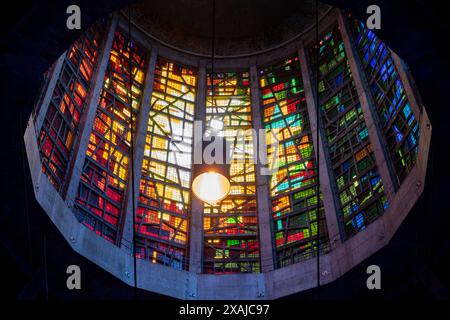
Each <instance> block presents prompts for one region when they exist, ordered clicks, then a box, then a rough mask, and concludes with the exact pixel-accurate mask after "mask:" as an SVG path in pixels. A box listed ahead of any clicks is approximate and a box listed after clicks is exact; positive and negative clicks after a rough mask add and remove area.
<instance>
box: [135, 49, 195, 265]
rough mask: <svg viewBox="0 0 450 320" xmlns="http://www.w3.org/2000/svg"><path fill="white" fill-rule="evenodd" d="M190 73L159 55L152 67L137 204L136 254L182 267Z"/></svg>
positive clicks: (191, 88) (188, 174) (191, 99)
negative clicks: (154, 66) (153, 77)
mask: <svg viewBox="0 0 450 320" xmlns="http://www.w3.org/2000/svg"><path fill="white" fill-rule="evenodd" d="M196 81H197V77H196V73H195V71H194V70H192V69H190V68H186V67H183V66H180V65H177V64H174V63H171V62H168V61H166V60H164V59H162V58H159V59H158V62H157V64H156V70H155V79H154V85H153V93H152V101H151V111H150V115H149V120H148V128H147V136H146V143H145V148H144V150H143V152H144V160H143V166H142V178H141V182H140V192H139V202H138V207H137V219H136V233H137V243H136V244H137V255H138V257H140V258H143V259H148V260H150V261H151V262H153V263H161V264H164V265H169V266H172V267H174V268H176V269H187V267H188V266H187V262H188V260H187V256H186V252H187V244H188V242H187V240H188V237H187V228H188V218H189V205H190V184H191V163H192V149H193V140H192V139H193V122H194V105H195V96H196Z"/></svg>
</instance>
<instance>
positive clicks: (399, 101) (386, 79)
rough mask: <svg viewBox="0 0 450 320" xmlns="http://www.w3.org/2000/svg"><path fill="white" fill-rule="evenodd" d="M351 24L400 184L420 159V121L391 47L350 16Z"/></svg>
mask: <svg viewBox="0 0 450 320" xmlns="http://www.w3.org/2000/svg"><path fill="white" fill-rule="evenodd" d="M350 23H351V26H352V31H353V37H354V41H355V44H356V47H357V52H358V55H359V57H360V60H361V63H362V65H363V68H364V72H365V74H366V77H367V80H368V82H369V89H370V93H371V94H372V97H373V100H374V102H375V106H376V111H377V114H378V118H379V122H380V124H381V127H382V131H383V136H384V139H385V145H386V147H387V149H388V151H389V155H390V156H391V159H392V161H393V164H394V169H395V173H396V175H397V178H398V182H399V183H400V184H401V183H402V182H403V180H404V179H405V178H406V177H407V175H408V173H409V172H411V170H412V168H413V167H414V164H415V163H416V161H417V154H418V150H419V124H418V121H417V119H416V117H415V116H414V113H413V112H412V110H411V105H410V102H409V101H408V99H407V97H406V94H405V89H404V87H403V83H402V81H401V79H400V76H399V75H398V73H397V70H396V67H395V65H394V61H393V58H392V55H391V52H390V50H389V49H388V48H387V47H386V45H385V44H384V43H383V42H382V41H381V40H380V39H379V38H378V37H377V36H376V35H375V33H374V32H373V31H371V30H369V29H367V28H366V27H365V26H364V24H363V23H362V22H359V21H357V20H355V19H351V21H350Z"/></svg>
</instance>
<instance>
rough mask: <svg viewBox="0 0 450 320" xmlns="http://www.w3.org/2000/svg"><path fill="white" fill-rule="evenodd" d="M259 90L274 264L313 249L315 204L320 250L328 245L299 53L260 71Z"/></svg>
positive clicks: (308, 255) (295, 258) (304, 256)
mask: <svg viewBox="0 0 450 320" xmlns="http://www.w3.org/2000/svg"><path fill="white" fill-rule="evenodd" d="M260 90H261V105H262V112H263V115H264V117H263V123H264V127H265V130H266V143H267V145H268V159H269V168H271V169H273V170H274V173H273V174H272V177H271V180H270V196H271V203H272V217H273V232H274V240H275V247H276V250H275V252H276V265H277V267H283V266H287V265H289V264H292V263H296V262H299V261H302V260H306V259H308V258H311V257H313V256H314V255H315V254H316V252H317V206H319V213H320V225H319V232H320V240H319V241H320V243H321V251H322V252H325V251H327V248H328V235H327V229H326V224H325V218H324V210H323V204H322V199H321V197H319V203H318V197H317V184H318V183H319V182H318V177H317V171H316V170H317V164H316V159H315V155H314V149H313V142H312V136H311V129H310V126H309V118H308V111H307V106H306V99H305V92H304V87H303V81H302V78H301V70H300V61H299V59H298V57H293V58H290V59H286V60H283V61H282V62H281V63H278V64H275V65H273V66H270V67H268V68H264V69H262V70H260ZM273 142H275V144H276V145H277V147H275V145H272V144H273Z"/></svg>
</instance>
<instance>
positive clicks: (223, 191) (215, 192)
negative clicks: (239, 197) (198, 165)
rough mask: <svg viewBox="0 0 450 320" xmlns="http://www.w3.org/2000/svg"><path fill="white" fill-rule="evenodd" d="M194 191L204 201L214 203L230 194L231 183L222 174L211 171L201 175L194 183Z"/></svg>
mask: <svg viewBox="0 0 450 320" xmlns="http://www.w3.org/2000/svg"><path fill="white" fill-rule="evenodd" d="M192 191H194V193H195V195H196V196H197V197H198V198H199V199H200V200H202V201H204V202H208V203H214V202H217V201H220V200H222V199H223V198H225V197H226V196H227V195H228V193H229V192H230V181H228V179H227V178H226V177H225V176H223V175H221V174H220V173H217V172H214V171H209V172H205V173H202V174H200V175H199V176H197V177H196V178H195V179H194V181H193V182H192Z"/></svg>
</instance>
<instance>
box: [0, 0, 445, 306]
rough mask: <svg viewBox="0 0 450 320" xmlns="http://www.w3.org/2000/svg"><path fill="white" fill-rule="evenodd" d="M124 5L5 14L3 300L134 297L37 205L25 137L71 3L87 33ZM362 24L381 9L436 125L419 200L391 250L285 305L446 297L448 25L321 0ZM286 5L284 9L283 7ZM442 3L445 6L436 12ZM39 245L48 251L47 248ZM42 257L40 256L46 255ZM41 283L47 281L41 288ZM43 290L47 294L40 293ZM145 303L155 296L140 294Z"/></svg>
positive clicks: (440, 15)
mask: <svg viewBox="0 0 450 320" xmlns="http://www.w3.org/2000/svg"><path fill="white" fill-rule="evenodd" d="M128 2H129V1H120V0H112V1H111V0H109V1H108V0H97V1H95V3H94V2H93V1H66V0H60V1H49V0H47V1H38V0H35V1H25V2H22V3H21V4H19V6H18V8H17V11H14V10H13V9H12V8H11V9H7V10H3V11H2V15H3V17H2V23H3V28H2V30H1V35H0V48H1V49H0V50H1V51H0V57H1V58H0V61H1V62H0V76H1V80H0V81H1V86H0V88H1V89H0V90H1V91H0V101H1V113H0V119H2V122H1V125H0V132H1V140H0V152H1V156H0V159H1V166H0V195H1V202H0V259H1V265H0V268H1V270H2V271H4V272H5V273H6V274H7V275H8V276H7V277H6V278H5V280H4V281H3V283H2V287H3V288H2V290H1V295H2V297H4V298H7V299H16V298H19V299H33V298H38V299H45V298H46V296H47V292H48V296H49V298H50V299H74V298H75V299H88V298H95V299H103V298H115V299H132V298H133V290H132V288H130V287H128V286H127V285H125V284H123V283H122V282H121V281H119V280H117V279H116V278H114V277H113V276H111V275H109V274H108V273H106V272H104V271H103V270H102V269H101V268H99V267H97V266H96V265H94V264H93V263H91V262H89V261H87V260H86V259H84V258H83V257H81V256H79V255H78V254H76V253H75V252H73V250H71V248H70V246H69V245H68V244H67V243H66V242H65V240H64V238H63V237H62V236H61V235H60V234H59V233H58V231H57V230H56V228H55V227H54V226H53V225H52V224H51V222H50V220H49V219H48V218H47V216H46V214H45V213H44V212H43V211H42V210H41V209H40V207H39V206H38V204H37V203H36V201H35V200H34V194H33V190H32V187H31V179H30V175H29V172H28V171H29V170H28V164H27V159H26V154H25V150H24V145H23V133H24V131H25V127H26V124H27V121H28V118H29V116H30V112H31V110H32V108H33V103H34V100H35V97H36V94H37V91H38V88H39V83H40V79H41V77H42V73H43V72H44V70H46V68H48V66H49V65H50V64H51V63H52V62H53V61H55V60H56V59H57V57H58V56H59V55H60V54H61V53H62V52H63V51H64V50H65V49H66V48H67V47H68V46H69V45H70V44H71V43H72V42H73V41H74V40H75V39H76V37H78V35H79V34H80V32H78V31H69V30H68V29H67V28H66V27H65V23H66V16H67V15H66V13H65V10H66V8H67V6H68V5H70V4H78V5H79V6H80V7H81V8H82V21H83V25H82V27H83V28H86V27H88V26H89V25H90V24H91V23H92V22H93V21H95V20H96V19H97V18H99V17H101V16H104V15H106V14H107V13H109V12H112V11H115V10H117V9H119V8H121V7H124V6H125V5H126V4H127V3H128ZM325 2H327V3H329V4H331V5H335V6H338V7H340V8H344V9H349V10H351V11H352V12H353V13H354V14H355V15H356V16H357V17H359V18H364V17H365V9H366V8H367V6H368V5H370V4H378V5H379V6H380V7H381V8H382V30H380V31H379V32H378V34H379V35H380V36H381V38H382V39H383V40H384V41H385V42H386V43H387V44H388V45H389V46H390V47H391V48H393V49H394V50H395V51H396V52H397V53H398V54H399V55H400V56H401V57H402V58H404V59H405V60H406V61H407V62H408V64H409V66H410V68H411V70H412V73H413V76H414V78H415V81H416V84H417V86H418V88H419V91H420V93H421V95H422V100H423V101H424V104H425V106H426V109H427V111H428V114H429V117H430V120H431V123H432V125H433V135H432V144H431V149H430V159H429V165H428V177H427V182H426V188H425V191H424V194H423V195H422V197H421V198H420V200H419V202H418V203H417V205H416V206H415V207H414V209H413V210H412V212H411V213H410V214H409V216H408V217H407V219H406V220H405V222H404V223H403V224H402V226H401V227H400V229H399V230H398V232H397V234H396V235H395V236H394V239H393V240H392V241H391V243H390V244H389V245H387V246H386V247H385V248H383V249H382V250H381V251H379V252H378V253H377V254H375V255H373V256H372V257H370V258H369V259H368V260H367V261H365V262H363V263H362V264H361V265H359V266H357V267H356V268H354V269H353V270H352V271H351V272H349V273H347V274H346V275H345V276H343V277H342V278H341V279H338V280H337V281H335V282H334V283H331V284H329V285H327V286H324V287H322V288H320V289H318V290H317V289H313V290H310V291H307V292H303V293H299V294H296V295H294V296H291V297H288V298H287V299H289V298H304V299H316V298H321V299H327V298H358V299H368V298H379V299H386V298H388V299H389V298H426V299H433V298H449V292H448V288H449V287H450V276H449V275H448V272H446V271H447V270H448V268H449V266H450V263H449V262H450V233H449V232H448V228H449V226H450V215H449V209H448V206H447V199H446V198H447V197H448V196H449V195H450V190H449V184H448V178H449V176H450V175H449V173H448V161H447V158H446V157H447V153H448V152H447V150H449V144H450V142H449V139H448V137H449V132H448V128H449V125H448V120H447V119H448V117H449V115H450V112H449V107H448V104H447V100H448V99H447V96H446V93H447V92H448V88H450V83H449V80H448V74H449V71H450V68H449V63H450V60H449V59H448V57H449V56H450V55H449V46H448V44H447V42H448V40H447V39H449V25H448V21H446V20H445V18H446V17H445V12H446V11H445V10H443V8H442V6H443V4H440V3H439V2H438V1H427V4H424V2H423V1H417V0H416V1H407V0H396V1H392V0H391V1H367V0H355V1H325ZM281 5H282V3H281V2H280V6H281ZM440 6H441V7H440ZM44 243H45V246H44ZM45 253H46V254H45ZM70 264H77V265H79V266H80V267H81V270H82V274H83V283H82V286H83V290H81V291H69V290H67V289H66V287H65V281H66V274H65V270H66V267H67V266H68V265H70ZM370 264H378V265H379V266H380V267H381V270H382V277H383V278H382V285H383V290H381V291H377V292H375V291H368V290H367V289H366V286H365V279H366V278H367V276H366V274H365V270H366V267H367V266H368V265H370ZM45 278H47V280H48V281H44V279H45ZM46 286H48V288H46ZM139 297H140V298H143V299H159V298H162V297H161V296H159V295H156V294H152V293H147V292H141V291H140V292H139Z"/></svg>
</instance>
